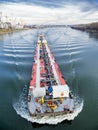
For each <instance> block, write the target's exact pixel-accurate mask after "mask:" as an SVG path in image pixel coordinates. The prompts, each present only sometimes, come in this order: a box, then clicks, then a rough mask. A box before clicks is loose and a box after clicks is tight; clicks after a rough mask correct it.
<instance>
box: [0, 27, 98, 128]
mask: <svg viewBox="0 0 98 130" xmlns="http://www.w3.org/2000/svg"><path fill="white" fill-rule="evenodd" d="M40 32H41V33H44V34H45V36H46V39H47V41H48V45H49V47H50V48H51V51H52V52H53V54H54V56H55V58H56V61H57V63H58V64H59V67H60V70H61V71H62V73H63V76H64V77H65V79H66V81H67V83H68V85H69V87H70V89H71V91H72V92H73V94H74V97H75V99H76V104H75V105H76V109H75V113H74V114H73V115H71V116H66V117H65V116H64V117H58V118H57V119H51V118H50V119H49V118H46V119H44V120H40V119H33V118H31V117H30V116H29V114H28V109H27V94H28V87H29V81H30V77H31V69H32V64H33V56H34V50H35V45H36V40H37V34H38V33H40ZM65 119H67V120H65ZM32 122H39V123H43V124H38V123H32ZM44 123H49V124H50V125H49V124H44ZM53 124H55V125H53ZM32 129H36V130H38V129H40V130H44V129H45V130H46V129H47V130H48V129H51V130H52V129H55V130H59V129H62V130H63V129H65V130H98V35H97V34H89V33H86V32H82V31H77V30H72V29H70V28H47V29H39V30H26V31H22V32H15V33H10V34H5V35H0V130H32Z"/></svg>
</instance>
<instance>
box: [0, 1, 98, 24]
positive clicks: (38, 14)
mask: <svg viewBox="0 0 98 130" xmlns="http://www.w3.org/2000/svg"><path fill="white" fill-rule="evenodd" d="M34 1H35V0H33V3H32V4H29V3H28V4H26V3H18V1H17V0H16V1H14V2H15V3H12V2H11V3H9V2H8V3H7V2H6V3H5V2H3V3H2V4H0V12H1V11H2V12H3V16H8V17H10V18H12V19H13V21H15V18H16V22H18V21H19V20H21V21H24V22H25V23H32V24H78V23H89V22H94V21H98V9H97V7H96V8H94V5H96V6H97V4H95V3H94V2H93V3H94V4H91V1H89V2H88V1H86V2H77V0H74V2H75V3H76V4H73V1H72V0H69V1H70V2H69V3H68V1H67V2H65V1H64V0H61V2H60V4H61V5H62V3H63V5H62V6H61V5H60V6H58V2H57V3H56V2H55V1H58V0H54V4H52V3H53V2H52V0H50V1H49V2H44V0H38V1H37V2H39V3H40V4H38V3H37V2H35V3H34ZM43 4H45V5H43ZM46 5H51V6H46ZM52 5H53V6H52ZM54 5H55V6H54Z"/></svg>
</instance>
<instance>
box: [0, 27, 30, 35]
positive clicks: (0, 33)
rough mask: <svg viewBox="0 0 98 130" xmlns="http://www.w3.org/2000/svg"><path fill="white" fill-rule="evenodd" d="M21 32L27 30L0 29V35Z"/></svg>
mask: <svg viewBox="0 0 98 130" xmlns="http://www.w3.org/2000/svg"><path fill="white" fill-rule="evenodd" d="M23 30H28V29H26V28H25V29H0V35H3V34H7V33H12V32H19V31H23Z"/></svg>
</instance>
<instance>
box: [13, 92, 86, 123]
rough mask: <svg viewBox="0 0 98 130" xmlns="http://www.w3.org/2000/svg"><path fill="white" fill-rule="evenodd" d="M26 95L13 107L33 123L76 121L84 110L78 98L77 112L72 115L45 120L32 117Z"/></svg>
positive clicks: (22, 95) (46, 117)
mask: <svg viewBox="0 0 98 130" xmlns="http://www.w3.org/2000/svg"><path fill="white" fill-rule="evenodd" d="M25 93H27V92H23V93H22V94H21V95H20V97H19V100H18V101H17V102H14V103H13V107H14V109H15V110H16V112H17V114H19V115H20V116H21V117H23V118H25V119H27V120H28V121H30V122H32V123H33V122H36V123H39V124H45V123H47V124H57V123H60V122H62V121H64V120H74V118H75V117H77V116H78V114H79V113H80V112H81V111H82V109H83V100H82V101H80V99H79V98H78V97H75V110H74V113H72V114H65V115H60V116H56V117H50V116H45V117H43V118H36V117H31V116H30V115H29V112H28V108H27V97H26V94H25Z"/></svg>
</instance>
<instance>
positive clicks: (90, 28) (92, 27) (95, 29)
mask: <svg viewBox="0 0 98 130" xmlns="http://www.w3.org/2000/svg"><path fill="white" fill-rule="evenodd" d="M70 27H71V28H72V29H77V30H81V31H85V32H90V33H98V22H94V23H89V24H78V25H70Z"/></svg>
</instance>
